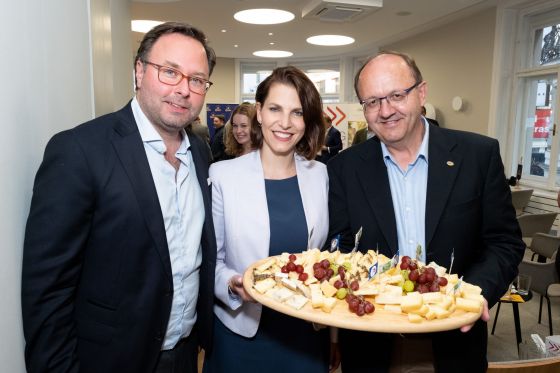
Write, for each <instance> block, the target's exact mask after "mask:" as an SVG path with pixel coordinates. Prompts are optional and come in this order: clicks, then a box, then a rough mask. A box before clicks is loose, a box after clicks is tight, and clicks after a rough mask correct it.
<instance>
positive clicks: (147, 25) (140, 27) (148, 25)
mask: <svg viewBox="0 0 560 373" xmlns="http://www.w3.org/2000/svg"><path fill="white" fill-rule="evenodd" d="M162 23H163V22H161V21H150V20H147V19H135V20H132V21H130V28H131V29H132V31H134V32H141V33H144V34H145V33H146V32H148V31H150V30H151V29H153V28H154V27H156V26H157V25H161V24H162Z"/></svg>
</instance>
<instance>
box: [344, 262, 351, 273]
mask: <svg viewBox="0 0 560 373" xmlns="http://www.w3.org/2000/svg"><path fill="white" fill-rule="evenodd" d="M342 266H343V267H344V269H345V270H347V271H349V270H351V269H352V263H350V262H344V263H342Z"/></svg>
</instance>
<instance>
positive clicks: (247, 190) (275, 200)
mask: <svg viewBox="0 0 560 373" xmlns="http://www.w3.org/2000/svg"><path fill="white" fill-rule="evenodd" d="M255 98H256V110H257V113H256V116H255V117H254V119H253V123H252V128H251V140H252V143H253V144H254V145H255V148H256V150H254V151H252V152H250V153H249V154H246V155H244V156H241V157H239V158H236V159H232V160H228V161H224V162H219V163H215V164H213V165H212V167H211V168H210V180H211V182H212V215H213V219H214V227H215V230H216V241H217V245H218V253H217V263H216V277H215V293H216V298H217V301H216V305H215V306H214V312H215V314H216V318H215V323H214V344H213V348H212V350H211V351H209V352H207V354H206V357H205V363H204V372H205V373H216V372H218V373H220V372H228V373H230V372H243V373H247V372H266V373H275V372H278V373H286V372H291V373H293V372H296V373H297V372H302V373H303V372H305V373H308V372H314V373H315V372H328V370H329V336H328V330H327V329H322V330H319V331H316V330H314V328H313V325H312V324H311V323H309V322H306V321H303V320H300V319H296V318H292V317H289V316H286V315H283V314H281V313H278V312H275V311H272V310H270V309H268V308H266V307H262V306H261V305H260V304H258V303H255V302H254V301H253V300H252V299H251V297H250V296H249V295H248V294H247V293H246V292H245V291H244V289H243V285H242V274H243V272H244V271H245V269H246V268H247V267H248V266H249V265H250V264H252V263H254V262H256V261H257V260H260V259H263V258H266V257H268V256H271V255H279V254H281V253H282V252H292V253H298V252H301V251H304V250H306V249H307V248H308V247H319V248H321V247H323V244H324V243H325V240H326V238H327V233H328V206H327V194H328V179H327V172H326V168H325V166H324V165H323V164H321V163H320V162H316V161H314V160H313V159H314V158H315V155H316V154H317V152H318V150H319V149H320V148H321V145H322V141H323V139H324V137H325V132H324V131H325V126H324V124H323V111H322V105H321V97H320V95H319V93H318V92H317V89H316V88H315V86H314V85H313V83H312V82H311V81H310V80H309V78H307V76H306V75H305V74H304V73H303V72H301V71H300V70H298V69H297V68H294V67H292V66H287V67H280V68H277V69H275V70H274V71H273V72H272V75H270V76H269V77H268V78H266V79H265V80H264V81H263V82H262V83H261V84H260V85H259V87H258V88H257V92H256V97H255Z"/></svg>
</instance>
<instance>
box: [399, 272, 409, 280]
mask: <svg viewBox="0 0 560 373" xmlns="http://www.w3.org/2000/svg"><path fill="white" fill-rule="evenodd" d="M409 273H410V270H408V269H401V275H402V277H403V278H404V280H405V281H406V280H408V274H409Z"/></svg>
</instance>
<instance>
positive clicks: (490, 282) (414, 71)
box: [327, 52, 525, 373]
mask: <svg viewBox="0 0 560 373" xmlns="http://www.w3.org/2000/svg"><path fill="white" fill-rule="evenodd" d="M355 88H356V93H357V95H358V97H359V98H360V100H361V103H362V105H363V108H364V115H365V117H366V120H367V122H368V124H369V128H371V129H372V130H373V131H374V133H375V134H376V136H375V137H374V138H372V139H370V140H367V141H366V142H364V143H362V144H359V145H356V146H353V147H351V148H350V149H348V150H346V151H344V152H343V153H341V154H340V155H339V156H337V157H336V158H335V159H333V160H332V161H331V162H329V164H328V166H327V168H328V173H329V218H330V230H329V236H331V237H332V236H334V235H337V234H341V236H342V239H341V246H342V247H343V248H345V249H346V250H349V249H351V248H352V247H353V245H354V236H355V234H356V233H357V232H358V230H359V229H360V228H361V227H363V234H362V236H361V240H360V242H359V247H358V249H359V250H360V251H364V252H365V251H366V250H368V249H374V250H375V249H376V248H379V252H380V253H383V254H384V255H386V256H388V257H392V256H393V255H395V254H397V253H399V254H400V256H403V255H408V256H411V257H412V258H416V257H419V258H420V259H421V260H422V261H424V262H426V263H429V262H432V261H434V262H436V263H437V264H439V265H441V266H444V267H446V268H447V269H450V268H451V261H452V260H453V259H452V258H453V257H454V260H453V267H452V269H451V271H452V273H456V274H458V275H459V276H462V277H463V279H464V280H465V281H467V282H469V283H472V284H476V285H478V286H480V287H481V288H482V295H483V296H484V298H485V305H484V309H483V313H482V316H481V319H480V320H478V321H477V322H476V323H474V325H467V326H464V327H462V328H461V329H456V330H450V331H446V332H439V333H432V334H420V335H401V334H380V333H363V332H353V331H347V330H343V329H341V330H340V338H339V340H340V348H341V353H342V370H343V371H344V372H345V373H356V372H387V371H388V370H389V367H390V366H393V367H395V366H398V367H399V368H400V367H403V366H404V367H407V366H410V365H412V366H413V367H414V368H413V369H412V370H414V371H425V370H421V369H423V368H427V370H426V371H433V369H434V368H435V371H437V372H469V373H472V372H485V371H486V367H487V360H486V346H487V338H488V336H487V327H486V321H488V318H489V315H488V307H492V306H493V305H494V304H495V303H496V302H497V301H498V299H499V298H500V297H501V296H502V295H503V294H504V293H505V291H506V289H507V288H508V286H509V284H510V283H511V281H512V280H513V278H514V277H515V276H516V274H517V266H518V264H519V262H520V261H521V258H522V256H523V253H524V248H525V245H524V244H523V241H522V240H521V234H520V230H519V226H518V224H517V220H516V218H515V210H514V208H513V206H512V204H511V193H510V190H509V187H508V185H507V184H506V182H505V177H504V168H503V164H502V161H501V158H500V153H499V146H498V142H497V141H496V140H494V139H490V138H488V137H485V136H481V135H477V134H473V133H467V132H461V131H453V130H448V129H443V128H440V127H436V126H433V125H430V124H428V123H427V122H426V121H425V120H424V118H423V117H422V116H421V106H422V104H423V103H424V102H425V98H426V94H427V88H426V82H424V81H423V79H422V75H421V74H420V71H419V70H418V68H417V66H416V64H415V62H414V60H412V59H411V58H410V57H409V56H407V55H404V54H401V53H396V52H382V53H380V54H379V55H377V56H375V57H372V58H370V59H368V60H367V61H366V63H365V64H364V66H363V67H362V69H361V70H360V71H359V72H358V74H357V75H356V80H355ZM418 245H421V247H422V251H421V252H419V253H417V252H416V249H417V246H418ZM393 347H394V348H393ZM403 371H404V369H403Z"/></svg>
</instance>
